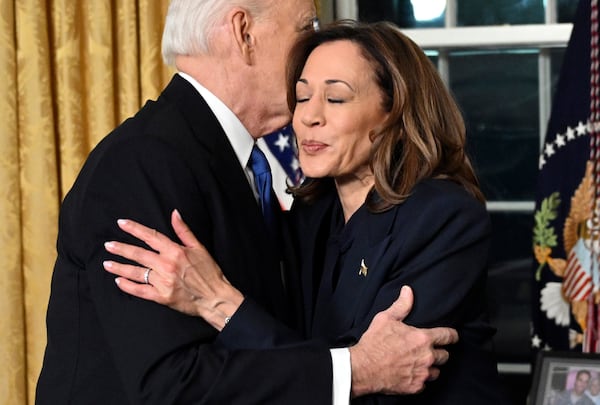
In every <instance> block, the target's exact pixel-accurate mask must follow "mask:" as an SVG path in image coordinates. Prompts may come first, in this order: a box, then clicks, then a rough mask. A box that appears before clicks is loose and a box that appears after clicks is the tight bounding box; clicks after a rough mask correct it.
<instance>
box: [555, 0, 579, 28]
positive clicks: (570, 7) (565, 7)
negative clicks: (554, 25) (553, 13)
mask: <svg viewBox="0 0 600 405" xmlns="http://www.w3.org/2000/svg"><path fill="white" fill-rule="evenodd" d="M577 3H578V2H577V1H574V0H558V22H559V23H572V22H573V20H575V10H576V9H577Z"/></svg>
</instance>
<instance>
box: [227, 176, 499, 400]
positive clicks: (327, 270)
mask: <svg viewBox="0 0 600 405" xmlns="http://www.w3.org/2000/svg"><path fill="white" fill-rule="evenodd" d="M340 210H341V208H340V207H339V200H338V198H337V195H336V193H335V189H334V187H333V184H332V187H331V189H330V190H329V192H328V193H327V195H325V196H323V197H322V198H320V199H319V200H318V201H317V202H316V203H314V204H312V205H306V204H302V203H298V202H296V203H295V205H294V207H293V209H292V216H291V218H292V223H293V227H294V228H295V229H296V235H297V240H296V244H297V245H298V246H299V249H298V251H299V253H300V256H301V259H300V261H301V263H302V270H301V275H302V286H303V288H302V290H303V292H304V294H303V295H304V308H305V310H306V313H305V324H306V334H307V336H309V337H312V338H320V339H325V340H326V341H327V342H328V343H329V344H330V345H333V346H340V347H341V346H347V345H351V344H353V343H355V342H356V341H358V339H359V338H360V336H361V335H362V334H363V332H364V331H365V330H366V329H367V327H368V325H369V323H370V322H371V320H372V318H373V317H374V316H375V314H376V313H377V312H379V311H381V310H384V309H386V308H387V307H388V306H389V305H390V304H391V303H392V302H393V301H394V300H395V299H396V298H397V297H398V294H399V291H400V288H401V287H402V286H403V285H409V286H411V287H412V288H413V291H414V294H415V302H414V306H413V309H412V311H411V312H410V314H409V316H408V317H407V318H406V320H405V321H406V322H407V323H408V324H411V325H415V326H419V327H432V326H451V327H454V328H457V329H458V332H459V336H460V343H459V344H457V345H455V346H454V347H452V348H451V350H450V353H451V357H450V361H449V362H448V364H447V365H445V366H444V367H442V370H441V376H440V378H439V379H438V380H437V381H435V382H430V383H427V386H426V389H425V391H424V392H423V393H421V394H418V395H410V396H393V397H392V396H383V395H373V396H368V397H363V398H359V399H356V400H354V401H353V403H355V404H363V403H364V404H411V403H418V404H456V405H462V404H501V403H505V399H504V395H503V393H502V392H501V389H500V388H499V384H498V376H497V371H496V361H495V359H494V356H493V352H492V350H491V338H492V336H493V333H494V331H493V329H492V328H491V327H490V326H489V324H488V323H487V319H486V313H485V303H486V299H485V285H486V277H487V272H486V264H487V255H488V247H489V243H490V223H489V219H488V216H487V213H486V210H485V207H484V205H483V204H481V203H479V202H478V201H476V200H475V199H474V198H473V197H471V196H470V195H468V194H467V193H466V191H465V190H464V189H463V188H462V187H460V186H458V185H457V184H454V183H452V182H449V181H444V180H426V181H423V182H422V183H420V184H419V185H417V186H416V187H415V189H414V190H413V192H412V194H411V196H410V197H409V198H408V199H407V200H406V201H405V202H404V203H403V204H400V205H398V206H395V207H393V208H392V209H390V210H388V211H386V212H383V213H379V214H374V213H370V212H368V211H367V210H366V209H365V207H362V208H361V209H360V210H359V211H357V213H355V214H354V215H355V216H356V215H360V216H362V218H361V219H360V222H359V223H355V224H353V228H352V235H351V237H349V238H346V239H345V240H344V241H343V243H342V244H343V245H344V246H342V250H343V251H344V252H345V254H344V255H345V260H344V263H345V266H344V267H342V268H340V269H339V276H338V279H337V285H336V286H335V288H330V287H331V285H329V286H325V287H323V283H322V278H323V277H328V276H329V275H330V274H331V270H332V266H334V264H335V261H334V262H330V261H329V260H326V259H325V256H326V249H327V247H328V245H329V244H330V241H329V236H330V229H331V226H330V225H331V223H332V221H333V220H334V218H332V217H334V216H335V215H341V212H340ZM353 220H354V217H353V218H352V219H351V221H353ZM348 224H350V222H348ZM363 261H364V264H365V265H366V267H367V268H368V270H367V275H366V276H362V275H360V274H359V269H360V268H361V263H362V262H363ZM324 263H325V264H324ZM324 275H325V276H324ZM325 284H327V283H325ZM249 312H250V311H249ZM253 319H257V317H256V316H254V317H253ZM240 325H241V323H238V324H236V325H235V326H234V328H236V330H237V328H239V326H240ZM226 329H227V328H226ZM257 329H258V330H271V331H272V330H274V328H272V327H271V328H269V327H267V326H265V327H263V328H254V330H257ZM226 332H227V334H230V333H233V328H232V329H231V330H230V331H226ZM241 336H242V332H240V331H239V330H238V331H237V339H238V340H240V339H242V338H241ZM228 343H229V344H232V342H231V340H229V341H228Z"/></svg>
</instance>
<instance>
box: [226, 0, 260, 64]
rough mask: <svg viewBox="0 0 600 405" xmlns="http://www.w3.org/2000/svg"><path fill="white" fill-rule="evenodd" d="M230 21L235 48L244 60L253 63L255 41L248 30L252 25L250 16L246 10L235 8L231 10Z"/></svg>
mask: <svg viewBox="0 0 600 405" xmlns="http://www.w3.org/2000/svg"><path fill="white" fill-rule="evenodd" d="M230 21H231V26H232V30H233V38H234V40H235V43H236V44H237V49H238V51H239V52H240V55H241V56H242V58H243V59H244V61H245V62H246V63H247V64H249V65H251V64H252V63H253V56H254V43H255V40H254V35H253V34H252V32H251V30H250V28H251V27H252V16H250V14H248V11H246V10H244V9H242V8H236V9H234V10H233V11H232V14H231V19H230Z"/></svg>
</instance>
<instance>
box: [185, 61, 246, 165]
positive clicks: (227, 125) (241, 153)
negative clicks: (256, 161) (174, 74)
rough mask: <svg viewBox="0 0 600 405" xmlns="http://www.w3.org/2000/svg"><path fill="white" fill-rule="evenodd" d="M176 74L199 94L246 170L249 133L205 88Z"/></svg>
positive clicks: (190, 78) (223, 104) (227, 108)
mask: <svg viewBox="0 0 600 405" xmlns="http://www.w3.org/2000/svg"><path fill="white" fill-rule="evenodd" d="M178 74H179V75H180V76H181V77H183V78H184V79H185V80H187V81H188V82H189V83H190V84H191V85H192V86H194V88H195V89H196V90H197V91H198V93H200V95H201V96H202V98H203V99H204V101H206V104H208V107H209V108H210V109H211V111H212V112H213V114H214V115H215V117H217V121H219V124H221V127H222V128H223V131H224V132H225V135H226V136H227V139H228V140H229V143H230V144H231V147H232V148H233V150H234V152H235V155H236V156H237V158H238V160H239V162H240V166H241V167H243V168H246V165H247V164H248V160H250V154H251V153H252V147H253V146H254V138H252V135H250V132H248V130H247V129H246V127H244V124H242V122H241V121H240V119H239V118H238V117H237V116H236V115H235V114H234V113H233V111H231V110H230V109H229V107H227V106H226V105H225V103H223V102H222V101H221V100H219V98H218V97H217V96H215V95H214V94H213V93H211V92H210V91H209V90H208V89H207V88H206V87H204V86H202V85H201V84H200V83H199V82H198V81H197V80H196V79H194V78H193V77H192V76H190V75H188V74H187V73H183V72H178Z"/></svg>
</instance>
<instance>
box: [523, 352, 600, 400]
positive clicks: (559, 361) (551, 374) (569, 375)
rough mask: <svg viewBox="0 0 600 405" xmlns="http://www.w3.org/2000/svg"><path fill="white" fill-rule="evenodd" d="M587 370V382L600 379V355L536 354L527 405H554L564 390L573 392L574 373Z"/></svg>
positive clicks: (571, 353) (572, 353) (573, 353)
mask: <svg viewBox="0 0 600 405" xmlns="http://www.w3.org/2000/svg"><path fill="white" fill-rule="evenodd" d="M580 370H587V371H588V372H589V373H590V381H591V380H592V379H593V378H596V377H597V378H600V354H598V353H579V352H552V351H540V352H539V353H538V357H537V361H536V364H535V370H534V374H533V380H532V385H531V394H530V400H529V404H530V405H554V404H555V403H560V401H558V398H559V397H560V396H561V395H563V394H564V393H565V391H566V390H572V389H573V388H574V385H575V379H576V376H577V373H578V372H579V371H580Z"/></svg>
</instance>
